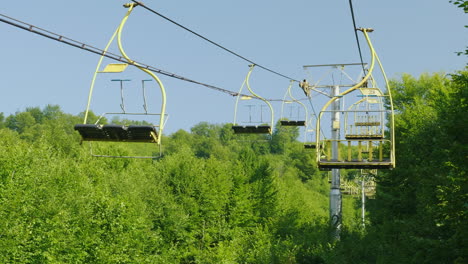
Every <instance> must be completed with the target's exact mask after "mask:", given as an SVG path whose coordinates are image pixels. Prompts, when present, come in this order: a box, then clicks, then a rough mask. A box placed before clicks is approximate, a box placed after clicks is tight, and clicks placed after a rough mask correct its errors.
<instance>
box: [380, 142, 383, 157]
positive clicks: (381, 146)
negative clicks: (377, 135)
mask: <svg viewBox="0 0 468 264" xmlns="http://www.w3.org/2000/svg"><path fill="white" fill-rule="evenodd" d="M382 160H383V141H382V140H381V141H380V142H379V161H382Z"/></svg>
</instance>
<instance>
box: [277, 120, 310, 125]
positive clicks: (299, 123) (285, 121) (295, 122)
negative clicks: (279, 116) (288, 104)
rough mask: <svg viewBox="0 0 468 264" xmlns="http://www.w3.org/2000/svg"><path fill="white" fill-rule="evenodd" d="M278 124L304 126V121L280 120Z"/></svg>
mask: <svg viewBox="0 0 468 264" xmlns="http://www.w3.org/2000/svg"><path fill="white" fill-rule="evenodd" d="M280 124H281V125H282V126H305V121H304V120H300V121H292V120H281V121H280Z"/></svg>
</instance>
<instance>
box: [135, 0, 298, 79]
mask: <svg viewBox="0 0 468 264" xmlns="http://www.w3.org/2000/svg"><path fill="white" fill-rule="evenodd" d="M132 2H134V3H136V4H139V5H140V6H142V7H143V8H144V9H146V10H148V11H150V12H151V13H153V14H155V15H158V16H160V17H161V18H163V19H165V20H167V21H169V22H171V23H172V24H174V25H176V26H178V27H180V28H182V29H184V30H186V31H188V32H190V33H192V34H193V35H195V36H197V37H199V38H201V39H203V40H205V41H207V42H209V43H210V44H213V45H215V46H216V47H218V48H220V49H222V50H224V51H227V52H229V53H231V54H232V55H234V56H236V57H238V58H241V59H242V60H245V61H247V62H249V63H251V64H255V66H257V67H258V68H262V69H264V70H266V71H269V72H271V73H273V74H276V75H278V76H281V77H283V78H286V79H288V80H291V81H296V82H298V83H299V81H298V80H296V79H294V78H291V77H289V76H287V75H284V74H282V73H279V72H277V71H274V70H272V69H270V68H267V67H265V66H262V65H260V64H258V63H255V62H254V61H252V60H250V59H248V58H246V57H244V56H242V55H240V54H238V53H236V52H234V51H232V50H230V49H228V48H226V47H224V46H222V45H221V44H218V43H216V42H214V41H212V40H210V39H208V38H207V37H204V36H203V35H201V34H199V33H197V32H195V31H193V30H191V29H189V28H187V27H186V26H184V25H182V24H180V23H178V22H176V21H174V20H172V19H170V18H168V17H167V16H164V15H163V14H161V13H159V12H157V11H156V10H154V9H152V8H150V7H148V6H147V5H145V4H143V3H141V2H139V1H135V0H132Z"/></svg>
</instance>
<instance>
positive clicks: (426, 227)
mask: <svg viewBox="0 0 468 264" xmlns="http://www.w3.org/2000/svg"><path fill="white" fill-rule="evenodd" d="M392 87H393V88H394V89H393V94H394V103H395V107H396V110H397V115H396V120H395V121H396V138H397V142H396V144H397V145H396V151H397V167H396V169H394V170H392V171H387V172H385V171H380V172H379V176H378V177H377V196H376V199H373V200H371V201H370V207H369V208H368V209H369V211H370V212H369V217H370V223H371V225H370V226H368V228H367V230H366V233H365V235H363V234H352V235H350V236H349V237H347V238H346V239H344V240H343V241H342V244H341V245H340V247H341V251H342V254H343V257H338V260H337V261H336V262H337V263H350V262H349V259H350V257H353V258H354V259H353V261H351V262H353V263H460V264H461V263H468V250H467V249H468V215H467V210H468V178H467V174H466V172H467V171H468V160H467V158H468V115H467V113H468V72H466V71H464V72H460V73H457V74H454V75H448V76H446V75H443V74H433V75H428V74H424V75H422V76H420V77H419V79H416V78H414V77H412V76H409V75H403V76H402V79H401V80H399V81H393V83H392ZM350 248H353V249H354V253H353V254H351V255H350V254H349V251H347V250H349V249H350ZM337 251H340V250H337Z"/></svg>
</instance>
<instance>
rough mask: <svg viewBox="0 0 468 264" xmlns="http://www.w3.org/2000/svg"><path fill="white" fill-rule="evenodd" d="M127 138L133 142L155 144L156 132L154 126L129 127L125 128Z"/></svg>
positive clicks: (156, 139)
mask: <svg viewBox="0 0 468 264" xmlns="http://www.w3.org/2000/svg"><path fill="white" fill-rule="evenodd" d="M127 131H128V138H129V140H131V141H134V142H149V143H153V142H157V141H158V132H157V131H156V128H155V127H154V126H136V125H131V126H128V128H127Z"/></svg>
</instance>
